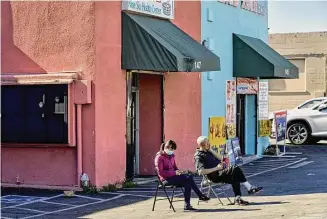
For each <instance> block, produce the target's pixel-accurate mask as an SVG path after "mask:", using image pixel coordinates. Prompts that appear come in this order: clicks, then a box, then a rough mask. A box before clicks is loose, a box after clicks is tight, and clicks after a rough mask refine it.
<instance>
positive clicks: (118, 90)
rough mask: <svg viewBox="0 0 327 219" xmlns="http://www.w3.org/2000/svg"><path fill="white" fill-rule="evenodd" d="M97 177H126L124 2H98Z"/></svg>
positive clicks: (98, 181) (105, 181)
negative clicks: (123, 51)
mask: <svg viewBox="0 0 327 219" xmlns="http://www.w3.org/2000/svg"><path fill="white" fill-rule="evenodd" d="M95 14H96V30H95V32H96V81H95V83H96V87H95V93H96V94H95V95H96V97H95V98H96V109H95V110H96V111H95V121H96V122H95V124H96V141H95V142H96V156H95V167H96V180H95V183H96V185H97V186H103V185H106V184H108V183H115V182H118V181H122V180H124V178H125V170H126V140H125V134H126V109H125V106H126V81H125V75H126V73H125V72H124V71H122V70H121V59H120V58H121V2H120V1H118V2H113V1H110V2H100V1H99V2H96V3H95Z"/></svg>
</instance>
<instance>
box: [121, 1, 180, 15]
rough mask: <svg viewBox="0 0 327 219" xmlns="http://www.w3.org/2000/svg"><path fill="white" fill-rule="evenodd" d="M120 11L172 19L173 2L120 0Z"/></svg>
mask: <svg viewBox="0 0 327 219" xmlns="http://www.w3.org/2000/svg"><path fill="white" fill-rule="evenodd" d="M122 10H123V11H133V12H137V13H140V14H147V15H151V16H155V17H160V18H164V19H174V0H152V1H151V0H122Z"/></svg>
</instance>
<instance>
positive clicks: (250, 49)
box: [233, 34, 299, 79]
mask: <svg viewBox="0 0 327 219" xmlns="http://www.w3.org/2000/svg"><path fill="white" fill-rule="evenodd" d="M233 74H234V77H260V78H262V79H292V78H298V77H299V69H298V68H297V67H296V66H295V65H293V64H292V63H291V62H290V61H288V60H287V59H286V58H284V57H283V56H281V55H280V54H279V53H278V52H276V51H275V50H274V49H272V48H271V47H270V46H268V45H267V44H266V43H265V42H263V41H262V40H260V39H256V38H252V37H247V36H242V35H238V34H233Z"/></svg>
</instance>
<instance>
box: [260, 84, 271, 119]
mask: <svg viewBox="0 0 327 219" xmlns="http://www.w3.org/2000/svg"><path fill="white" fill-rule="evenodd" d="M268 97H269V91H268V81H260V82H259V97H258V102H259V103H258V105H259V120H268V119H269V100H268Z"/></svg>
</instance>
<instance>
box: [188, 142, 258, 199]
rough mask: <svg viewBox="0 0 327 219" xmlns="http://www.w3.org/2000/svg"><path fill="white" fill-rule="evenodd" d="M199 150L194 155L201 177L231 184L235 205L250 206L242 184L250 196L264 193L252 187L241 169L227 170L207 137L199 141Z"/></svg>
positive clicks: (232, 168) (228, 168)
mask: <svg viewBox="0 0 327 219" xmlns="http://www.w3.org/2000/svg"><path fill="white" fill-rule="evenodd" d="M197 144H198V145H199V147H200V148H198V149H197V150H196V152H195V154H194V160H195V167H196V170H197V171H198V173H199V174H200V175H207V176H208V178H209V180H211V181H212V182H214V183H227V184H231V185H232V187H233V191H234V194H235V204H238V205H248V204H249V202H247V201H245V200H243V199H242V198H241V195H242V194H241V186H240V184H241V183H242V184H243V185H244V186H245V187H246V189H247V190H248V194H249V195H254V194H256V193H258V192H260V191H262V189H263V188H262V187H255V186H252V185H251V184H250V183H249V182H248V181H247V179H246V177H245V176H244V173H243V171H242V170H241V168H239V167H237V166H229V167H226V168H225V166H226V165H225V164H224V162H221V161H223V157H222V156H221V155H220V154H218V153H216V152H215V151H214V150H212V149H211V145H210V143H209V140H208V138H207V137H206V136H200V137H198V139H197Z"/></svg>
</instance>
